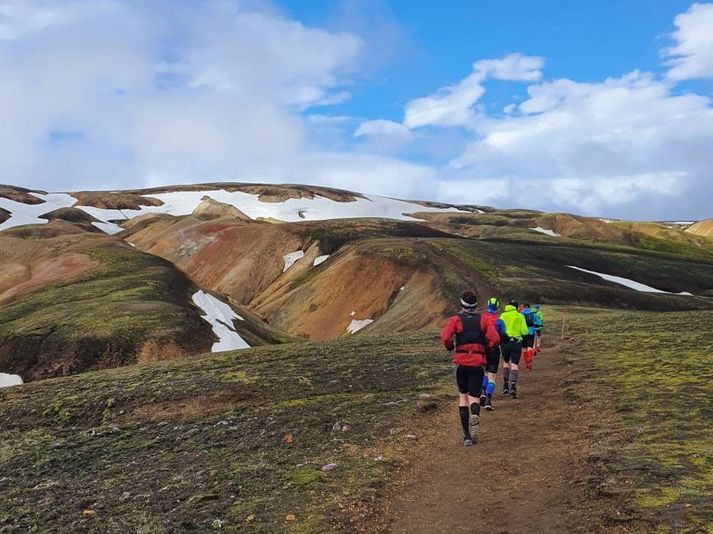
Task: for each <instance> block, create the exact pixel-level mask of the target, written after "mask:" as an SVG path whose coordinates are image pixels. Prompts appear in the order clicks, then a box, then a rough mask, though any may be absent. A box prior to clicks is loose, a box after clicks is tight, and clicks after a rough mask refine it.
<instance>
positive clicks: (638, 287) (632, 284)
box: [565, 265, 693, 297]
mask: <svg viewBox="0 0 713 534" xmlns="http://www.w3.org/2000/svg"><path fill="white" fill-rule="evenodd" d="M565 267H569V268H570V269H576V270H577V271H582V272H583V273H589V274H594V275H596V276H598V277H600V278H603V279H604V280H607V281H608V282H614V283H615V284H620V285H622V286H626V287H628V288H629V289H633V290H635V291H641V292H645V293H668V294H669V295H686V296H689V297H692V296H693V295H691V294H690V293H686V292H683V293H671V292H670V291H663V290H661V289H656V288H655V287H651V286H647V285H646V284H642V283H640V282H637V281H635V280H630V279H629V278H622V277H621V276H614V275H612V274H604V273H598V272H596V271H588V270H587V269H582V268H581V267H575V266H573V265H565Z"/></svg>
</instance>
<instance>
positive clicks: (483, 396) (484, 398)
mask: <svg viewBox="0 0 713 534" xmlns="http://www.w3.org/2000/svg"><path fill="white" fill-rule="evenodd" d="M486 400H488V398H487V397H486V396H485V395H481V396H480V405H481V406H485V401H486Z"/></svg>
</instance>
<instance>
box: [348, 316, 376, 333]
mask: <svg viewBox="0 0 713 534" xmlns="http://www.w3.org/2000/svg"><path fill="white" fill-rule="evenodd" d="M373 322H374V319H362V320H361V321H357V320H356V319H354V320H352V322H351V323H349V326H347V332H348V333H350V334H356V333H357V332H358V331H359V330H361V329H362V328H366V327H367V326H369V325H370V324H371V323H373Z"/></svg>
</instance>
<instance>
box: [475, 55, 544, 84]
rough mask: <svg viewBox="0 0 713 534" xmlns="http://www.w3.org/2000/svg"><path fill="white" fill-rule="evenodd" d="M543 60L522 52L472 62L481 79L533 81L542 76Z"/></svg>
mask: <svg viewBox="0 0 713 534" xmlns="http://www.w3.org/2000/svg"><path fill="white" fill-rule="evenodd" d="M544 65H545V60H544V59H543V58H541V57H536V56H526V55H523V54H509V55H507V56H505V57H504V58H501V59H484V60H482V61H476V62H475V63H474V64H473V70H474V71H475V72H477V73H480V74H481V76H482V77H483V79H484V80H485V79H488V78H492V79H494V80H505V81H510V82H535V81H537V80H539V79H541V78H542V67H544Z"/></svg>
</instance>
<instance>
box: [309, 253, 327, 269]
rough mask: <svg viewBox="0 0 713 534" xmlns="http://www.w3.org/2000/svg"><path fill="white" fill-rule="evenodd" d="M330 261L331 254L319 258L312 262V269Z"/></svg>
mask: <svg viewBox="0 0 713 534" xmlns="http://www.w3.org/2000/svg"><path fill="white" fill-rule="evenodd" d="M328 259H329V254H326V255H324V256H317V257H316V258H315V259H314V261H313V262H312V267H317V266H318V265H322V264H323V263H324V262H325V261H327V260H328Z"/></svg>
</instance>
